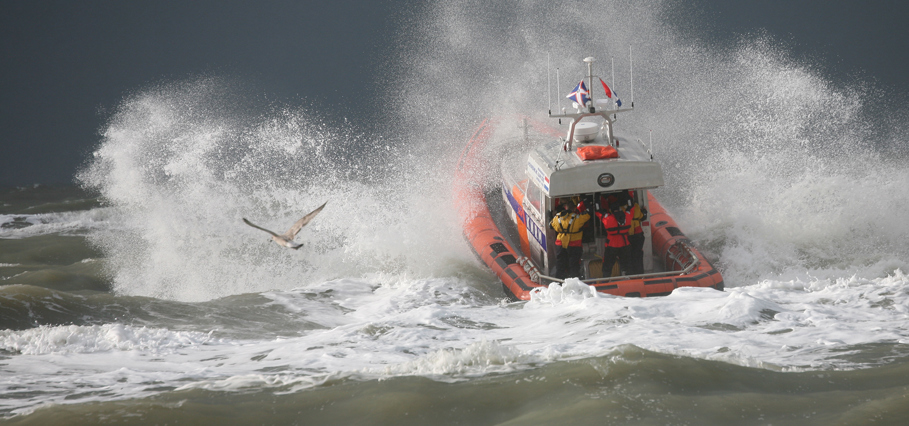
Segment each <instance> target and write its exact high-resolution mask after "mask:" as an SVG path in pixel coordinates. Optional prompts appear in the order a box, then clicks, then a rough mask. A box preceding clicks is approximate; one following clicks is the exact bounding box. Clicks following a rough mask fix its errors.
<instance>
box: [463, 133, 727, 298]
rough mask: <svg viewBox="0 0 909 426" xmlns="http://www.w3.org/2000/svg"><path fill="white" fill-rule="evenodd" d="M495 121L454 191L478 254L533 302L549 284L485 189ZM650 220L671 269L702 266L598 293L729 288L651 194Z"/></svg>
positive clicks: (510, 289) (473, 145)
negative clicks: (508, 235)
mask: <svg viewBox="0 0 909 426" xmlns="http://www.w3.org/2000/svg"><path fill="white" fill-rule="evenodd" d="M495 124H496V123H495V120H491V119H489V120H486V121H484V122H483V123H482V124H481V125H480V126H479V128H478V129H477V130H476V132H474V134H473V136H472V137H471V139H470V141H469V142H468V144H467V147H466V148H465V149H464V151H463V152H462V153H461V157H460V159H459V160H458V163H457V170H456V171H455V181H454V188H453V189H454V195H455V200H456V203H457V207H458V213H459V217H460V219H461V223H462V227H463V231H464V237H465V238H466V239H467V241H468V242H469V243H470V245H471V247H472V248H473V251H474V253H476V255H477V256H478V257H479V258H480V260H481V261H482V262H483V263H485V264H486V265H487V266H488V267H489V268H490V269H492V271H493V272H494V273H495V274H496V276H497V277H498V278H499V280H501V281H502V284H503V287H504V290H505V293H506V295H508V296H510V297H511V298H513V299H517V300H529V299H530V293H531V292H532V291H533V290H534V289H535V288H538V287H545V286H544V285H541V284H538V283H536V282H534V280H533V279H532V278H531V277H530V274H528V273H527V271H525V270H524V267H523V266H521V265H520V264H518V259H520V258H522V257H523V256H524V255H523V253H522V251H520V250H515V248H514V247H512V246H511V244H509V242H508V241H507V240H506V239H505V237H504V236H503V234H502V232H501V231H500V230H499V227H498V225H497V224H496V223H495V221H493V219H492V216H491V214H490V212H489V207H488V205H487V203H486V196H485V195H484V193H483V183H484V182H483V181H484V179H483V176H485V173H486V170H488V168H487V163H486V159H485V157H484V156H483V153H482V151H483V148H484V147H485V145H486V143H487V141H488V140H489V137H490V135H491V133H492V130H493V129H494V126H495ZM647 197H648V202H649V205H650V208H649V212H650V215H649V223H650V229H651V236H652V243H653V253H654V255H655V256H657V257H659V258H660V259H661V261H662V263H663V266H664V269H665V270H666V271H682V270H683V266H682V265H684V264H685V263H686V261H687V260H688V259H686V257H687V256H689V255H691V254H693V255H695V256H697V257H698V260H699V262H698V264H697V266H695V267H694V268H693V269H692V270H691V271H689V272H688V273H685V274H675V275H665V276H658V277H648V278H640V279H628V280H620V281H609V282H605V283H597V284H591V286H592V287H594V288H596V290H597V291H599V292H602V293H608V294H612V295H617V296H628V297H650V296H665V295H668V294H669V293H672V291H673V290H675V289H676V288H679V287H711V288H715V289H717V290H723V288H724V284H723V277H722V276H721V275H720V273H719V272H718V271H717V270H716V269H715V268H714V267H713V266H712V265H711V264H710V262H708V261H707V259H706V258H704V256H703V255H702V254H701V253H700V252H699V251H697V250H696V249H694V248H692V247H690V245H689V249H690V250H689V251H679V250H677V249H675V248H677V247H678V245H677V244H676V243H678V242H680V241H681V242H684V243H688V238H687V237H685V235H684V234H683V233H682V232H681V231H680V230H679V228H678V225H677V224H676V223H675V221H674V220H673V219H672V218H671V217H669V215H668V214H667V213H666V210H665V209H664V208H663V206H662V205H660V203H659V202H658V201H657V200H656V198H654V197H653V195H652V194H650V193H649V192H648V195H647Z"/></svg>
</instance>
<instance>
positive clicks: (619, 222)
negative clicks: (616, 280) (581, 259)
mask: <svg viewBox="0 0 909 426" xmlns="http://www.w3.org/2000/svg"><path fill="white" fill-rule="evenodd" d="M597 217H598V218H599V219H600V220H601V221H603V227H604V228H606V251H605V252H604V253H603V276H604V277H607V276H613V275H612V270H613V268H614V267H615V263H616V260H618V262H619V268H620V269H621V270H624V271H626V273H627V271H628V270H629V266H628V250H629V241H628V229H629V228H631V212H626V211H623V210H622V205H621V204H620V203H613V204H611V205H609V207H608V208H607V213H606V214H603V213H601V212H597Z"/></svg>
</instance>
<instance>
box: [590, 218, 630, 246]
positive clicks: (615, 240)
mask: <svg viewBox="0 0 909 426" xmlns="http://www.w3.org/2000/svg"><path fill="white" fill-rule="evenodd" d="M617 214H620V215H623V216H624V219H625V221H624V222H623V223H621V224H620V223H619V221H618V220H617V219H616V216H615V214H606V215H605V216H604V215H602V214H600V213H597V217H599V218H600V220H602V221H603V226H604V227H605V228H606V247H625V246H627V245H628V229H630V228H631V213H630V212H623V211H620V212H618V213H617Z"/></svg>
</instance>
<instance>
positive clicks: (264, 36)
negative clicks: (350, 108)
mask: <svg viewBox="0 0 909 426" xmlns="http://www.w3.org/2000/svg"><path fill="white" fill-rule="evenodd" d="M393 12H394V10H393V9H392V7H391V4H390V2H385V1H362V0H360V1H345V0H341V1H337V0H335V1H331V2H316V1H307V2H293V1H285V2H268V1H256V2H227V1H216V2H210V1H142V2H140V1H88V2H71V1H55V2H48V1H4V2H0V28H2V58H3V61H2V62H3V66H2V67H0V93H2V97H3V100H2V106H3V113H2V115H0V144H2V145H0V146H2V148H3V153H2V155H0V185H3V184H7V185H9V184H28V183H69V182H72V178H73V175H74V173H75V171H76V169H77V167H78V166H79V165H80V164H81V163H82V161H83V160H84V159H85V158H86V157H87V156H88V155H89V154H90V152H91V149H92V148H93V147H94V145H95V144H96V143H97V142H98V140H99V136H98V131H99V130H100V128H101V127H102V126H103V125H104V120H105V119H106V117H107V115H108V114H109V113H110V112H111V111H112V110H113V109H115V108H116V106H117V104H118V103H119V101H120V100H121V99H122V98H123V97H124V96H125V95H126V94H128V93H129V92H130V91H135V90H138V89H140V88H142V87H144V86H147V85H148V84H151V83H153V82H156V81H160V80H162V79H173V78H178V79H179V78H187V77H192V76H195V75H198V74H203V73H214V74H218V75H225V74H226V75H231V76H239V77H240V78H242V79H248V80H249V81H253V82H255V84H256V86H257V87H258V88H259V89H261V90H262V93H268V94H281V95H282V96H286V97H288V98H291V99H296V98H305V99H308V100H310V101H313V102H321V103H322V104H323V105H326V106H328V107H329V108H332V109H337V108H339V107H341V106H342V105H343V103H344V102H349V101H351V99H350V98H351V96H352V95H353V94H363V93H364V92H365V93H369V90H370V88H371V87H372V85H371V84H370V83H371V80H372V79H373V74H372V73H371V72H370V70H369V69H368V64H370V63H375V62H377V61H379V60H380V59H381V58H380V56H381V53H382V52H381V49H382V48H385V47H387V46H388V45H389V43H388V42H387V41H386V40H385V39H386V38H387V37H388V36H389V35H391V34H393V32H392V29H391V28H390V26H391V17H392V13H393ZM372 96H375V95H372Z"/></svg>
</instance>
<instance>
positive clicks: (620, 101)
mask: <svg viewBox="0 0 909 426" xmlns="http://www.w3.org/2000/svg"><path fill="white" fill-rule="evenodd" d="M600 83H602V84H603V91H605V92H606V97H607V98H609V99H612V95H615V104H616V105H618V106H622V100H621V99H619V94H618V93H616V92H615V91H612V90H609V86H607V85H606V82H605V81H603V79H602V78H601V79H600Z"/></svg>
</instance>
